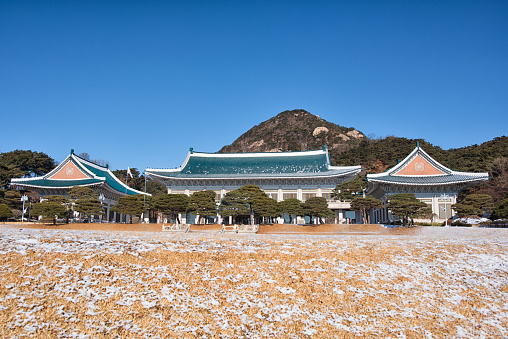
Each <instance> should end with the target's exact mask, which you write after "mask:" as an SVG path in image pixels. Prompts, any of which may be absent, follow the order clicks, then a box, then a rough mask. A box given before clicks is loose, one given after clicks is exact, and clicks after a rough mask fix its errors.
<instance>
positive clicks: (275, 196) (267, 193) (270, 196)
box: [266, 192, 279, 200]
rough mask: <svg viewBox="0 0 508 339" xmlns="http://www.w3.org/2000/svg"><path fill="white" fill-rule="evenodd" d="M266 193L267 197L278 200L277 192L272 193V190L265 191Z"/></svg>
mask: <svg viewBox="0 0 508 339" xmlns="http://www.w3.org/2000/svg"><path fill="white" fill-rule="evenodd" d="M266 195H268V197H269V198H272V199H275V200H278V199H277V198H278V196H279V195H278V194H277V193H272V192H266Z"/></svg>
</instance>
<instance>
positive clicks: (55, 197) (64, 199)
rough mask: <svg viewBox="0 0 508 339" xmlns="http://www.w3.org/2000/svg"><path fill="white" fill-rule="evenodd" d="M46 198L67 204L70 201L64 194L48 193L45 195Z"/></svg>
mask: <svg viewBox="0 0 508 339" xmlns="http://www.w3.org/2000/svg"><path fill="white" fill-rule="evenodd" d="M44 199H46V200H47V201H52V202H56V203H57V204H60V205H67V204H68V203H69V199H68V198H67V197H64V196H63V195H47V196H45V197H44Z"/></svg>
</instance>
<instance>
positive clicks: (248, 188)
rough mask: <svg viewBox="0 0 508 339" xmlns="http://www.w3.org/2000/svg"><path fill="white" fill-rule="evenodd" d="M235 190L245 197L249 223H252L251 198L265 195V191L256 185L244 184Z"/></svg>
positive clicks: (252, 209) (253, 211)
mask: <svg viewBox="0 0 508 339" xmlns="http://www.w3.org/2000/svg"><path fill="white" fill-rule="evenodd" d="M237 191H238V192H239V193H240V194H241V195H242V196H243V197H244V198H245V199H246V202H247V203H248V207H249V210H250V223H251V225H254V213H255V210H254V208H253V207H254V206H253V200H254V199H255V198H258V197H261V196H267V195H266V193H265V192H264V191H263V190H262V189H261V188H259V186H256V185H245V186H242V187H240V188H239V189H237Z"/></svg>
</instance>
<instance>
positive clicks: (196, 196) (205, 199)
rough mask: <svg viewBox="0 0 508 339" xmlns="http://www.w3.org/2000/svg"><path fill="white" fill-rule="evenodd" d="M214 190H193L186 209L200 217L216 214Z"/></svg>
mask: <svg viewBox="0 0 508 339" xmlns="http://www.w3.org/2000/svg"><path fill="white" fill-rule="evenodd" d="M215 195H216V194H215V191H199V192H194V193H193V194H192V195H191V196H190V199H189V206H188V209H187V211H188V212H189V213H193V214H196V215H199V218H200V219H201V218H202V217H212V216H216V215H217V204H216V203H215ZM199 223H200V220H198V224H199Z"/></svg>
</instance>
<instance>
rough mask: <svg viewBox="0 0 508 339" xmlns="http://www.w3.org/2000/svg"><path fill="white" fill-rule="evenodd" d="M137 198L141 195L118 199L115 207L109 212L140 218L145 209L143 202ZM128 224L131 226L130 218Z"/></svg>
mask: <svg viewBox="0 0 508 339" xmlns="http://www.w3.org/2000/svg"><path fill="white" fill-rule="evenodd" d="M139 196H142V195H141V194H136V195H125V196H123V197H120V198H119V199H118V202H117V203H116V205H115V206H113V207H111V210H112V211H113V212H116V213H121V214H124V215H135V216H140V215H141V214H142V213H143V212H144V211H145V210H146V209H145V207H144V206H143V200H141V199H139ZM130 223H131V224H132V218H131V219H130Z"/></svg>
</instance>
